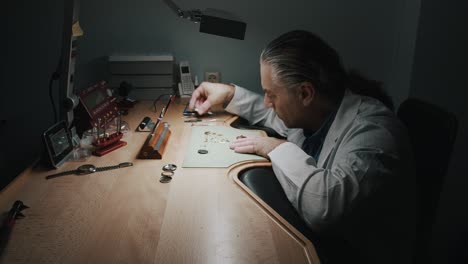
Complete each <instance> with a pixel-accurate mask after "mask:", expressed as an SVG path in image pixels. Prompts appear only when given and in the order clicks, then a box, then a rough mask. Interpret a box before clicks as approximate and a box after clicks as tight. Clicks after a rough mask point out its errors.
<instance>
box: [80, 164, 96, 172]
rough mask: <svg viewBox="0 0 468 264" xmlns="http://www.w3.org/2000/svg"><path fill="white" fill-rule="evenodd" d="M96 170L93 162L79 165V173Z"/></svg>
mask: <svg viewBox="0 0 468 264" xmlns="http://www.w3.org/2000/svg"><path fill="white" fill-rule="evenodd" d="M93 172H96V167H95V166H94V165H91V164H85V165H81V166H80V167H78V174H90V173H93Z"/></svg>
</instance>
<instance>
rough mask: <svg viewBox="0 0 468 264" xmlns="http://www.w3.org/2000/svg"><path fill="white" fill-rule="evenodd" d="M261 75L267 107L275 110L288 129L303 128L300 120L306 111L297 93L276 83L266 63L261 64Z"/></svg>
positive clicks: (264, 100) (264, 101)
mask: <svg viewBox="0 0 468 264" xmlns="http://www.w3.org/2000/svg"><path fill="white" fill-rule="evenodd" d="M260 75H261V80H262V87H263V91H264V92H265V97H264V99H263V103H264V104H265V107H268V108H269V107H271V108H273V110H274V111H275V112H276V114H277V115H278V117H279V118H281V120H283V122H284V124H285V125H286V126H287V127H289V128H298V127H301V124H300V122H299V120H301V119H302V115H303V114H304V111H303V110H302V109H303V108H302V107H301V105H302V102H301V101H300V100H299V98H298V93H297V91H296V90H294V91H288V89H287V88H286V87H284V86H282V85H281V84H278V83H274V82H273V79H272V71H271V67H270V65H268V64H266V63H260Z"/></svg>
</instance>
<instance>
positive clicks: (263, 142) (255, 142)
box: [229, 137, 286, 158]
mask: <svg viewBox="0 0 468 264" xmlns="http://www.w3.org/2000/svg"><path fill="white" fill-rule="evenodd" d="M284 142H286V140H283V139H277V138H274V137H242V138H237V139H236V140H235V141H234V142H232V144H231V145H230V146H229V147H230V148H231V149H233V150H234V151H235V152H238V153H255V154H257V155H260V156H262V157H265V158H268V153H270V152H271V151H272V150H273V149H274V148H276V147H277V146H279V145H280V144H282V143H284Z"/></svg>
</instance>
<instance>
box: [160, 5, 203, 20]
mask: <svg viewBox="0 0 468 264" xmlns="http://www.w3.org/2000/svg"><path fill="white" fill-rule="evenodd" d="M163 2H164V3H166V5H167V6H168V7H169V8H170V9H172V11H173V12H174V13H175V14H176V15H177V16H178V17H181V18H185V19H188V20H190V21H192V22H195V23H199V22H200V21H201V17H202V15H203V13H202V12H201V10H200V9H193V10H188V11H184V10H182V9H180V8H179V6H177V5H176V3H174V1H172V0H163Z"/></svg>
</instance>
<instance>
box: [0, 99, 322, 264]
mask: <svg viewBox="0 0 468 264" xmlns="http://www.w3.org/2000/svg"><path fill="white" fill-rule="evenodd" d="M184 106H185V103H181V102H179V100H178V99H177V100H176V101H175V103H174V104H173V105H171V107H170V108H169V111H168V112H167V113H166V115H165V117H164V121H167V122H169V124H170V125H171V128H170V129H171V131H172V134H171V137H170V139H169V142H168V144H169V145H168V146H169V147H168V149H167V150H166V151H165V153H164V155H163V159H162V160H139V159H136V156H137V154H138V151H139V150H140V148H141V146H142V144H143V143H144V141H145V139H146V137H147V135H148V134H147V133H144V132H135V131H134V129H135V128H136V127H137V125H138V124H139V122H140V121H141V120H142V118H143V117H144V116H150V117H152V119H153V120H154V119H155V118H156V117H157V116H158V114H159V112H158V113H156V112H154V108H153V107H152V102H139V103H138V104H136V105H135V107H134V108H132V109H131V110H130V113H129V115H128V116H124V120H125V121H127V122H128V123H129V125H130V128H131V129H132V130H131V132H128V133H126V134H125V136H124V138H123V140H125V141H127V142H128V144H127V145H126V146H125V147H123V148H120V149H118V150H116V151H114V152H111V153H109V154H107V155H105V156H102V157H95V156H91V157H88V158H87V160H86V161H81V162H77V161H67V162H66V163H65V164H64V165H62V166H61V167H60V168H59V169H57V170H47V169H44V168H42V169H41V168H39V167H37V168H34V167H30V168H28V169H26V170H25V171H24V172H23V173H22V174H21V175H19V176H18V177H17V178H16V179H15V180H14V181H13V182H12V183H11V184H10V185H9V186H7V187H6V188H5V189H3V190H2V191H1V193H0V210H2V212H7V211H8V210H9V209H10V207H11V205H12V203H13V202H14V201H15V200H22V201H23V202H24V203H25V204H27V205H28V206H30V208H29V209H26V210H24V211H23V212H24V214H25V215H26V217H25V218H24V219H21V220H18V221H17V223H16V225H15V226H14V228H13V231H12V233H11V234H10V236H9V239H8V243H7V244H6V247H5V248H3V249H2V252H0V254H1V256H0V262H1V263H203V264H206V263H249V264H250V263H319V260H318V257H317V254H316V252H315V249H314V247H313V245H312V244H311V242H310V241H309V240H307V239H306V238H305V237H304V236H303V235H302V234H300V233H299V232H297V231H296V230H295V229H294V228H293V227H292V226H291V225H289V224H288V223H287V222H285V221H284V220H283V219H282V218H281V217H280V216H279V215H278V214H276V213H275V212H274V211H273V210H271V209H270V208H269V207H268V206H267V205H266V204H265V203H264V202H262V201H261V200H258V199H256V196H255V195H254V194H253V193H252V192H250V191H249V190H248V189H246V188H244V186H243V185H242V183H241V182H240V181H239V180H238V179H237V173H238V172H239V171H240V170H242V169H243V168H245V167H248V166H258V165H265V162H263V163H258V162H257V163H249V162H247V163H244V164H237V165H234V166H231V167H230V168H227V169H226V168H182V167H181V166H179V165H181V164H182V162H183V158H184V153H185V152H184V150H185V146H187V145H188V140H189V137H190V130H191V127H192V125H193V124H191V123H184V122H183V118H182V111H183V109H184ZM160 107H162V105H161V104H160V105H159V109H158V111H159V110H160ZM209 118H210V119H216V121H214V123H216V124H217V125H221V124H226V125H228V122H229V121H228V120H231V119H232V118H230V116H229V115H228V114H226V113H224V114H221V113H215V116H213V117H209ZM212 122H213V121H212ZM126 161H130V162H133V164H134V166H133V167H127V168H121V169H116V170H109V171H104V172H99V173H94V174H88V175H82V176H77V175H68V176H62V177H58V178H54V179H50V180H46V179H45V177H46V176H47V175H50V174H53V173H57V172H61V171H66V170H72V169H75V168H77V167H78V166H80V165H82V164H85V163H91V164H94V165H96V166H111V165H116V164H119V163H121V162H126ZM168 163H174V164H176V165H178V166H179V167H178V169H177V170H176V171H175V175H174V177H173V180H172V182H170V183H167V184H163V183H160V182H159V178H160V173H161V171H162V170H161V168H162V166H163V165H164V164H168Z"/></svg>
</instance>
